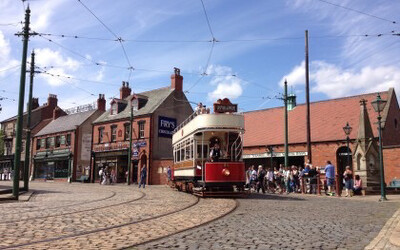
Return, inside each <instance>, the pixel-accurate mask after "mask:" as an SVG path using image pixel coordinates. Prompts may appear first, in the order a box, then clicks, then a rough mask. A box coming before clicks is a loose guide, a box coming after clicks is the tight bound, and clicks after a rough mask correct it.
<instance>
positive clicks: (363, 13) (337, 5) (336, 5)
mask: <svg viewBox="0 0 400 250" xmlns="http://www.w3.org/2000/svg"><path fill="white" fill-rule="evenodd" d="M317 1H320V2H322V3H326V4H330V5H332V6H335V7H339V8H342V9H345V10H348V11H352V12H356V13H358V14H362V15H365V16H369V17H373V18H376V19H379V20H381V21H385V22H389V23H392V24H397V22H396V21H393V20H389V19H386V18H383V17H379V16H376V15H373V14H369V13H366V12H363V11H360V10H356V9H353V8H350V7H346V6H343V5H340V4H336V3H332V2H329V1H326V0H317Z"/></svg>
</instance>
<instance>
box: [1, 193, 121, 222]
mask: <svg viewBox="0 0 400 250" xmlns="http://www.w3.org/2000/svg"><path fill="white" fill-rule="evenodd" d="M110 193H111V195H109V196H107V197H104V198H101V199H97V200H91V201H86V202H79V203H72V204H68V205H65V206H56V207H49V208H45V209H46V210H47V211H48V210H54V209H63V208H67V207H74V206H80V205H86V204H90V203H95V202H101V201H105V200H108V199H111V198H113V197H114V196H116V195H117V193H116V192H114V191H110ZM39 194H40V192H34V193H33V194H32V197H31V199H30V200H31V201H34V200H35V199H36V198H37V196H38V195H39ZM32 199H33V200H32ZM24 209H26V210H28V209H29V207H27V208H24ZM43 210H44V209H43V208H42V209H35V210H29V211H28V213H33V212H38V211H43ZM21 212H23V211H19V212H18V213H4V214H3V215H12V214H20V213H21ZM36 218H39V217H36ZM15 221H19V220H14V222H15ZM2 223H4V221H0V224H2Z"/></svg>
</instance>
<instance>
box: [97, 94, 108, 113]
mask: <svg viewBox="0 0 400 250" xmlns="http://www.w3.org/2000/svg"><path fill="white" fill-rule="evenodd" d="M97 110H99V111H106V99H105V98H104V94H99V98H98V99H97Z"/></svg>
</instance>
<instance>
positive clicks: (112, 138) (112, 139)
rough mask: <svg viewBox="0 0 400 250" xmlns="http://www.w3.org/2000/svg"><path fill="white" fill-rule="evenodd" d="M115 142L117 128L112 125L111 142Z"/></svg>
mask: <svg viewBox="0 0 400 250" xmlns="http://www.w3.org/2000/svg"><path fill="white" fill-rule="evenodd" d="M115 141H117V126H116V125H112V126H111V142H115Z"/></svg>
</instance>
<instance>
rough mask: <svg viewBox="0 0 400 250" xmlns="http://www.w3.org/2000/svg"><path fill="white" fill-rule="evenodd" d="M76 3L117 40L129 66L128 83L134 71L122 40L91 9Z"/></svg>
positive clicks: (79, 0)
mask: <svg viewBox="0 0 400 250" xmlns="http://www.w3.org/2000/svg"><path fill="white" fill-rule="evenodd" d="M77 1H78V2H79V3H80V4H81V5H82V6H83V7H84V8H85V9H86V10H87V11H89V12H90V14H92V16H94V17H95V18H96V19H97V21H99V22H100V23H101V24H102V25H103V27H104V28H106V29H107V30H108V31H109V32H110V33H111V34H112V35H113V36H114V37H115V38H116V39H117V40H116V41H118V42H119V44H120V45H121V48H122V51H123V53H124V56H125V59H126V61H127V63H128V65H129V67H128V70H129V77H128V81H129V80H130V77H131V74H132V71H133V70H134V68H133V67H132V64H131V62H130V60H129V57H128V54H127V53H126V50H125V47H124V45H123V43H122V42H123V41H124V40H123V39H122V37H120V36H118V35H117V34H116V33H115V32H113V31H112V30H111V29H110V28H109V27H108V26H107V25H106V24H105V23H104V22H103V21H102V20H101V19H100V18H99V17H98V16H96V14H94V12H93V11H92V10H91V9H89V7H87V6H86V5H85V4H84V3H83V2H82V1H81V0H77Z"/></svg>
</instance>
